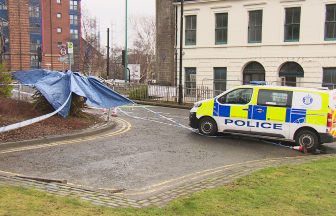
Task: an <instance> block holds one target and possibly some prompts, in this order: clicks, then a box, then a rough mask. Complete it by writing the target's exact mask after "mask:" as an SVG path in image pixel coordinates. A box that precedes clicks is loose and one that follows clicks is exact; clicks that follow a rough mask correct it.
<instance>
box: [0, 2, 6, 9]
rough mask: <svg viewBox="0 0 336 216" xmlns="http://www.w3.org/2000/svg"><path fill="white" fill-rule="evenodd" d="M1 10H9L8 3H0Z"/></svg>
mask: <svg viewBox="0 0 336 216" xmlns="http://www.w3.org/2000/svg"><path fill="white" fill-rule="evenodd" d="M0 10H7V5H6V2H4V3H0Z"/></svg>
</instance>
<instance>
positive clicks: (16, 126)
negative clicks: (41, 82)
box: [0, 93, 72, 133]
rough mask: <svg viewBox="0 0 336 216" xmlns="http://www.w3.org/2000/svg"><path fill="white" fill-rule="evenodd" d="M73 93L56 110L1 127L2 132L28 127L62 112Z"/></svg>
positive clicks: (0, 131)
mask: <svg viewBox="0 0 336 216" xmlns="http://www.w3.org/2000/svg"><path fill="white" fill-rule="evenodd" d="M71 95H72V94H71V93H70V94H69V97H68V99H67V100H66V102H65V103H64V104H63V105H62V106H61V107H60V108H58V109H57V110H55V111H54V112H52V113H49V114H47V115H43V116H40V117H36V118H33V119H29V120H26V121H22V122H19V123H15V124H12V125H7V126H4V127H0V133H3V132H7V131H11V130H15V129H19V128H22V127H26V126H28V125H32V124H35V123H37V122H40V121H43V120H46V119H48V118H50V117H52V116H54V115H56V114H57V113H58V112H60V111H61V110H62V109H63V108H64V107H65V106H66V105H67V103H68V102H69V100H70V98H71Z"/></svg>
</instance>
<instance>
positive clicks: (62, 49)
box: [59, 47, 68, 56]
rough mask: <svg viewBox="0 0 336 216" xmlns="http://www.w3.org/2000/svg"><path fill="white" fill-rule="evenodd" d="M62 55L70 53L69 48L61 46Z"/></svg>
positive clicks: (60, 52)
mask: <svg viewBox="0 0 336 216" xmlns="http://www.w3.org/2000/svg"><path fill="white" fill-rule="evenodd" d="M59 54H60V56H65V55H66V54H68V52H67V49H66V48H65V47H61V48H60V51H59Z"/></svg>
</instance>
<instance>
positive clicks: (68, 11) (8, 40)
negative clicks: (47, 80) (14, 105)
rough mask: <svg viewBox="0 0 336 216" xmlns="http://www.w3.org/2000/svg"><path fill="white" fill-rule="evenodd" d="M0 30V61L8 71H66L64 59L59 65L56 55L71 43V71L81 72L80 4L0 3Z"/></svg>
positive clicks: (49, 0)
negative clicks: (0, 42) (62, 47)
mask: <svg viewBox="0 0 336 216" xmlns="http://www.w3.org/2000/svg"><path fill="white" fill-rule="evenodd" d="M0 30H1V31H0V34H1V35H0V36H1V37H2V41H3V48H4V49H3V54H2V58H3V60H4V62H5V64H6V66H7V68H8V69H9V70H11V71H15V70H27V69H33V68H38V67H42V68H46V69H50V70H66V69H69V64H68V62H67V61H66V59H63V62H62V61H61V60H62V59H60V54H59V51H60V47H61V46H62V45H66V43H67V42H73V43H74V47H75V48H74V50H75V54H74V58H73V61H72V62H74V64H73V65H72V70H73V71H78V70H79V68H80V66H79V61H80V56H79V55H80V52H79V50H80V46H81V43H80V38H81V1H80V0H0ZM39 49H41V51H42V63H41V64H40V63H39V61H38V50H39ZM64 60H65V61H64Z"/></svg>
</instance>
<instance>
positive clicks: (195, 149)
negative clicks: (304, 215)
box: [0, 107, 336, 190]
mask: <svg viewBox="0 0 336 216" xmlns="http://www.w3.org/2000/svg"><path fill="white" fill-rule="evenodd" d="M150 109H151V110H155V111H157V112H160V113H161V114H162V115H164V116H167V117H169V118H172V119H173V120H175V121H178V122H180V123H182V124H183V125H187V123H188V114H189V111H188V110H179V109H173V108H160V107H155V108H154V107H153V108H150ZM123 110H125V111H127V113H128V115H131V116H137V117H139V118H146V119H150V120H151V121H148V120H140V119H134V118H130V117H127V116H125V115H123V114H120V116H121V117H122V119H124V120H126V121H128V122H129V123H130V124H131V125H132V128H131V130H124V131H123V130H121V131H122V132H120V133H116V134H115V135H110V136H105V137H102V138H98V139H95V140H88V141H81V142H77V143H75V144H71V143H69V144H67V145H57V146H52V147H47V148H40V149H32V150H27V151H19V152H9V153H3V154H1V152H0V170H2V171H7V172H13V173H19V174H23V175H27V176H34V177H43V178H49V179H65V180H68V181H69V182H71V183H74V184H80V185H85V186H90V187H94V188H105V189H121V188H125V189H127V190H129V189H131V190H136V189H139V188H143V187H147V186H150V185H153V184H158V183H160V182H163V181H167V180H170V179H174V178H178V177H181V176H184V175H187V174H191V173H195V172H198V171H202V170H205V169H211V168H216V167H220V166H224V165H230V164H235V163H241V162H246V161H252V160H261V159H267V158H279V157H294V156H302V153H300V152H297V151H294V150H291V149H288V148H284V147H279V146H274V145H271V144H269V143H266V142H263V141H260V140H257V139H247V138H242V137H228V136H224V137H218V138H209V137H204V136H200V135H198V134H196V133H193V132H192V131H190V130H187V129H184V128H181V127H176V126H171V125H168V124H171V123H172V122H171V121H169V120H167V119H164V118H161V117H159V116H158V115H155V114H153V113H151V112H148V111H146V110H145V109H143V108H134V109H130V108H129V109H126V108H124V109H123ZM120 127H121V126H120ZM123 127H125V128H126V126H125V125H123ZM128 129H129V128H128ZM327 149H328V151H330V152H336V150H335V149H336V147H335V146H333V145H328V147H327ZM0 151H1V147H0Z"/></svg>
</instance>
